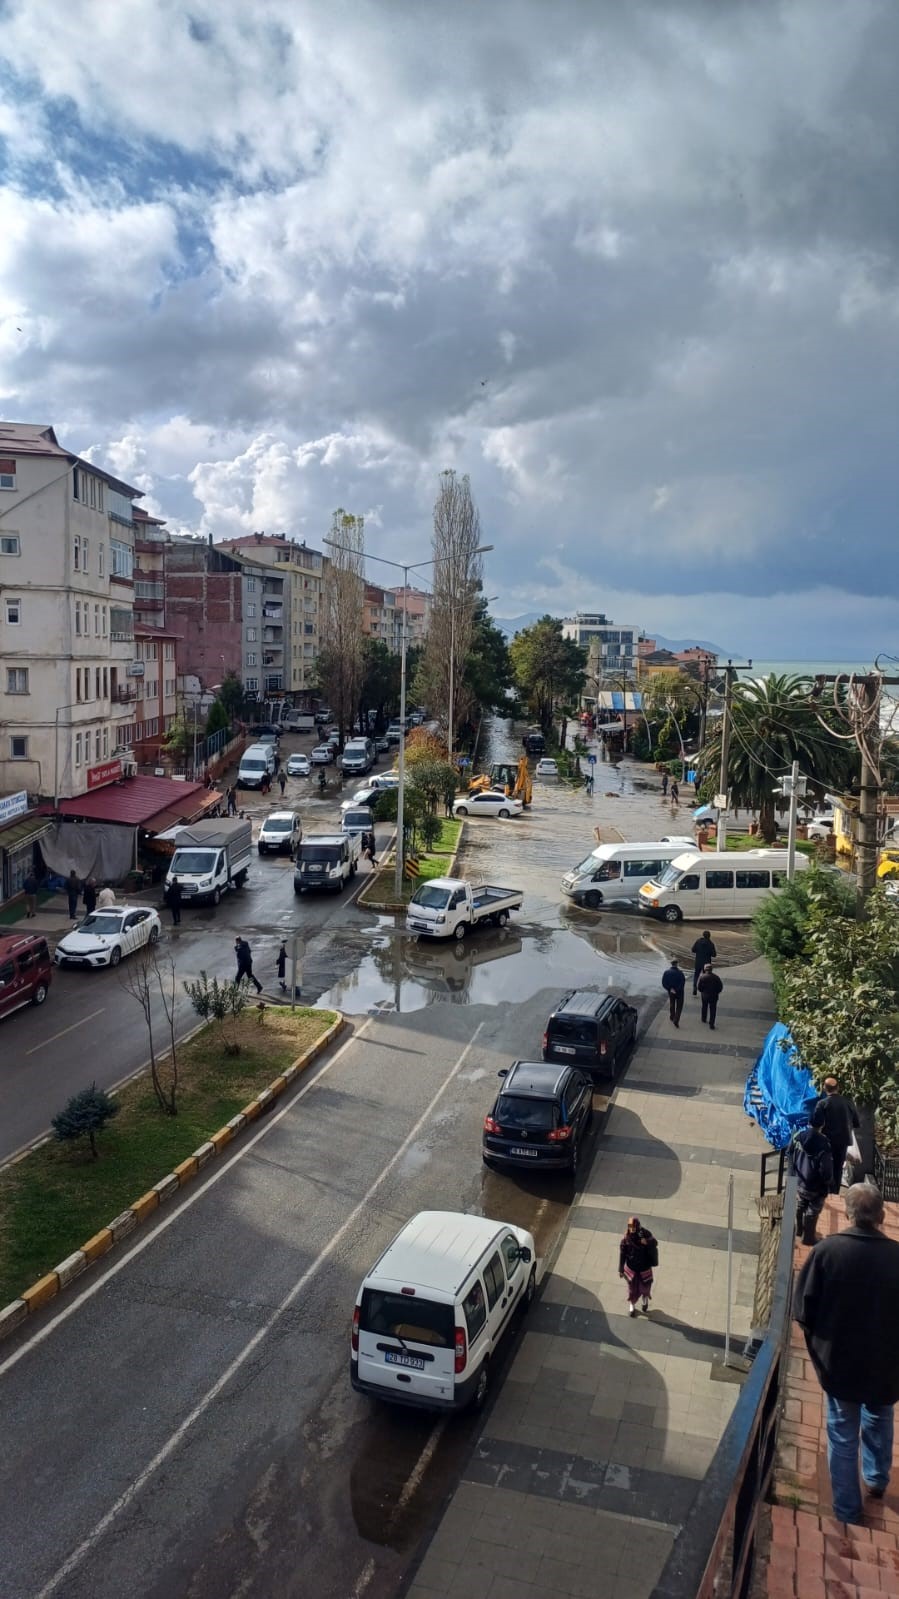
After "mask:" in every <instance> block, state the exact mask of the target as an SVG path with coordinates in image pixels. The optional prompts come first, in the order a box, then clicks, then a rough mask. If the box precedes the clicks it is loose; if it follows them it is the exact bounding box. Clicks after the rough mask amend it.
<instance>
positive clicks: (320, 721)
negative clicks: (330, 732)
mask: <svg viewBox="0 0 899 1599" xmlns="http://www.w3.org/2000/svg"><path fill="white" fill-rule="evenodd" d="M313 715H314V717H315V725H316V727H326V726H327V724H328V722H330V720H331V707H330V706H329V705H323V706H322V707H321V709H320V710H317V711H315V712H314V713H313Z"/></svg>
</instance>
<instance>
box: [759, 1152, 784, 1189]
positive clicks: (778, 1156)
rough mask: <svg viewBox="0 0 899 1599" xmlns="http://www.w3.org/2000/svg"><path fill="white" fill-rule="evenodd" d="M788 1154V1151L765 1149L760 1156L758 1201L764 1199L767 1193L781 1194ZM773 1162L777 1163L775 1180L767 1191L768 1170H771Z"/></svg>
mask: <svg viewBox="0 0 899 1599" xmlns="http://www.w3.org/2000/svg"><path fill="white" fill-rule="evenodd" d="M788 1154H789V1149H766V1150H765V1153H764V1155H763V1156H762V1160H761V1169H760V1172H759V1199H764V1197H765V1195H766V1194H768V1193H772V1194H782V1193H783V1191H784V1184H785V1182H786V1170H787V1156H788ZM774 1161H776V1162H777V1170H776V1173H775V1179H776V1180H775V1183H774V1185H773V1187H772V1188H770V1189H769V1187H768V1176H769V1173H770V1170H771V1166H772V1164H773V1162H774Z"/></svg>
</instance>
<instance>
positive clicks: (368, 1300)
mask: <svg viewBox="0 0 899 1599" xmlns="http://www.w3.org/2000/svg"><path fill="white" fill-rule="evenodd" d="M536 1284H537V1265H536V1249H535V1245H534V1240H533V1238H532V1236H531V1234H530V1233H529V1232H526V1231H525V1230H524V1228H523V1227H514V1226H513V1225H512V1224H511V1222H496V1221H489V1220H488V1219H487V1217H485V1216H466V1215H462V1214H460V1213H459V1212H457V1211H451V1210H423V1211H421V1212H420V1213H419V1214H418V1215H417V1216H413V1218H412V1220H411V1221H409V1222H407V1223H406V1225H405V1227H404V1228H403V1229H402V1231H401V1232H399V1233H397V1236H396V1238H394V1240H393V1243H392V1244H390V1245H389V1247H388V1248H387V1249H385V1251H384V1253H383V1255H382V1256H381V1258H380V1260H379V1261H378V1262H377V1264H376V1265H375V1266H373V1267H372V1269H371V1271H370V1272H369V1273H368V1276H367V1277H366V1278H365V1280H364V1282H363V1284H362V1287H361V1288H360V1289H359V1293H358V1295H357V1296H356V1308H355V1310H354V1312H353V1331H352V1338H351V1350H350V1380H351V1382H352V1385H353V1387H354V1388H357V1389H359V1390H360V1392H362V1393H367V1394H372V1395H374V1396H375V1397H376V1398H378V1399H386V1400H389V1401H390V1402H391V1403H393V1404H399V1405H418V1406H421V1407H422V1408H424V1409H431V1410H461V1409H463V1408H464V1406H465V1405H474V1406H476V1407H478V1406H480V1405H482V1404H483V1403H484V1400H485V1398H486V1397H487V1389H488V1387H489V1382H490V1361H491V1358H492V1356H493V1354H494V1351H495V1350H496V1347H497V1344H498V1343H499V1340H500V1338H501V1337H502V1336H503V1334H504V1333H505V1332H506V1331H507V1329H508V1327H509V1324H510V1322H511V1320H512V1317H513V1315H514V1313H515V1310H516V1309H517V1307H518V1306H519V1305H523V1306H524V1307H525V1308H526V1307H527V1306H528V1305H529V1304H530V1302H531V1300H532V1299H533V1297H534V1291H535V1288H536Z"/></svg>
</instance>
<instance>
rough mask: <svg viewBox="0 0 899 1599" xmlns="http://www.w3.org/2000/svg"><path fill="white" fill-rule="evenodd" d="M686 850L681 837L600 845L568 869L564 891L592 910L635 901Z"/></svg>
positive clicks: (579, 903)
mask: <svg viewBox="0 0 899 1599" xmlns="http://www.w3.org/2000/svg"><path fill="white" fill-rule="evenodd" d="M683 850H684V845H683V842H682V840H680V839H678V840H676V841H675V842H674V843H669V844H664V843H660V842H658V841H657V842H655V843H649V844H642V843H636V844H600V845H599V846H598V848H597V849H594V850H591V852H590V854H589V855H588V856H586V858H585V859H584V860H582V861H580V862H579V864H578V865H577V866H573V867H572V869H571V871H570V872H566V874H565V876H564V877H563V878H562V893H563V894H565V895H567V897H568V898H569V899H570V900H573V901H574V903H575V905H586V906H587V908H588V909H589V910H597V909H598V908H599V906H600V905H605V904H608V903H612V904H614V903H615V902H616V901H619V902H620V901H621V900H633V901H634V902H636V900H637V899H638V896H639V894H640V890H641V888H642V887H643V884H644V883H646V882H648V881H649V879H650V878H654V877H657V876H658V875H659V873H660V872H663V871H664V870H665V867H666V866H667V865H668V863H669V861H673V860H674V859H675V858H676V856H678V855H682V854H683Z"/></svg>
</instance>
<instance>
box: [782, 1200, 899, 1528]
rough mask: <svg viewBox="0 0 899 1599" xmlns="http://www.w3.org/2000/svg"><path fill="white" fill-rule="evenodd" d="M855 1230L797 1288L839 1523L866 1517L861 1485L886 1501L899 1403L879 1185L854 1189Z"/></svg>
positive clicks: (893, 1258) (811, 1264)
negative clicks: (821, 1404) (821, 1401)
mask: <svg viewBox="0 0 899 1599" xmlns="http://www.w3.org/2000/svg"><path fill="white" fill-rule="evenodd" d="M845 1205H846V1215H847V1216H848V1218H849V1226H848V1228H847V1229H846V1230H845V1232H841V1233H836V1234H835V1235H834V1236H833V1237H831V1238H825V1239H824V1240H823V1241H822V1242H821V1243H820V1244H816V1245H815V1248H814V1249H813V1250H812V1252H811V1254H810V1255H809V1257H808V1259H807V1260H806V1262H805V1264H804V1266H803V1268H802V1270H801V1272H800V1273H799V1278H798V1281H797V1283H796V1297H795V1302H794V1308H793V1314H794V1315H795V1317H796V1320H797V1321H798V1323H799V1325H800V1327H801V1328H802V1330H803V1332H804V1333H805V1342H806V1345H807V1346H808V1352H809V1356H810V1358H811V1361H812V1365H813V1366H814V1368H815V1371H816V1373H817V1375H818V1381H819V1382H820V1384H821V1387H822V1388H823V1389H824V1396H825V1404H826V1412H827V1461H828V1465H829V1466H830V1485H831V1489H832V1491H833V1511H834V1515H835V1516H836V1517H837V1519H838V1520H839V1521H848V1522H853V1523H858V1522H860V1521H861V1519H862V1495H861V1487H860V1484H859V1480H858V1454H859V1438H861V1457H862V1477H863V1479H864V1486H865V1489H866V1491H867V1492H868V1493H869V1494H870V1496H871V1497H872V1498H873V1499H882V1498H883V1496H884V1493H885V1492H886V1488H887V1484H888V1483H889V1480H890V1466H891V1463H892V1458H893V1406H894V1405H895V1404H896V1401H897V1400H899V1336H897V1328H899V1243H894V1241H893V1240H892V1239H890V1238H887V1237H885V1235H884V1233H883V1232H882V1230H881V1229H882V1226H883V1200H882V1198H881V1195H880V1190H879V1189H878V1188H875V1187H874V1185H873V1184H869V1183H855V1184H854V1185H853V1187H852V1188H848V1189H847V1190H846V1197H845Z"/></svg>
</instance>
